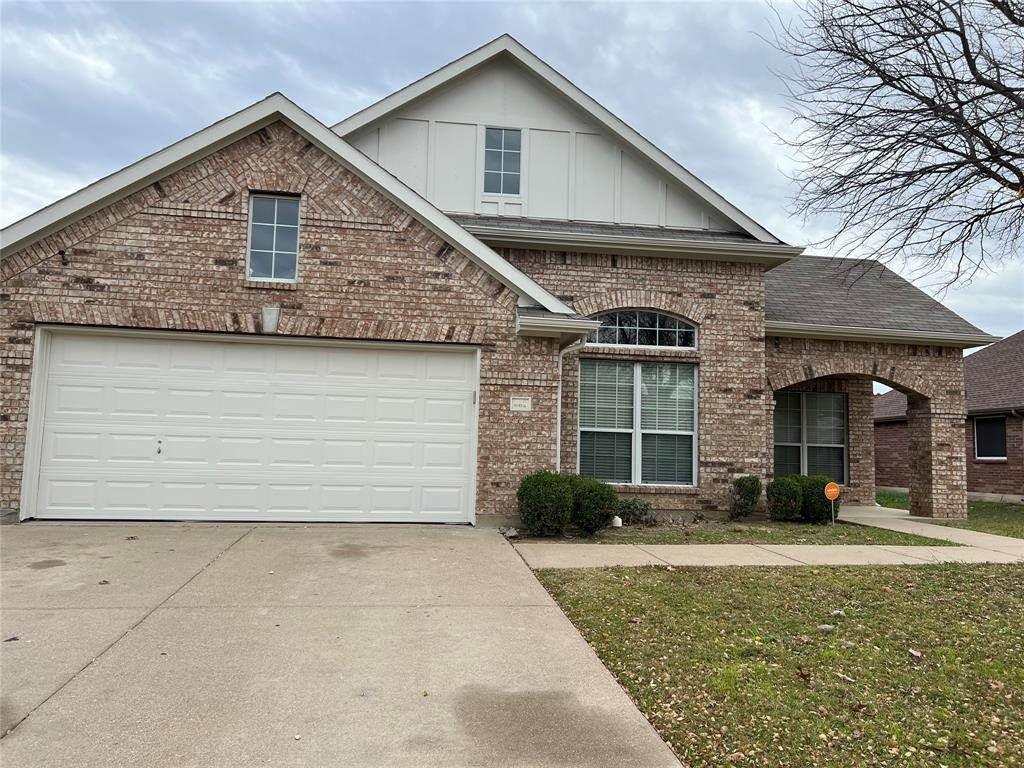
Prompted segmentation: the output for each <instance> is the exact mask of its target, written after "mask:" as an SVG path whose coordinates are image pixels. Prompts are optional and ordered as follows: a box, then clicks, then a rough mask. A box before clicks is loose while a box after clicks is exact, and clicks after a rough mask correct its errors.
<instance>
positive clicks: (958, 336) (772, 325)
mask: <svg viewBox="0 0 1024 768" xmlns="http://www.w3.org/2000/svg"><path fill="white" fill-rule="evenodd" d="M764 331H765V335H766V336H794V337H797V338H812V339H845V340H850V341H885V342H893V343H901V344H935V345H938V346H947V347H959V348H961V349H968V348H970V347H980V346H984V345H985V344H992V343H993V342H996V341H999V340H1000V339H999V337H998V336H990V335H989V334H987V333H981V332H979V333H941V332H940V333H936V332H932V331H914V330H910V329H906V330H902V329H899V330H893V329H890V328H868V327H863V326H852V325H819V324H816V323H787V322H780V321H775V320H766V321H765V324H764Z"/></svg>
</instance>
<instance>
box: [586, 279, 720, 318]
mask: <svg viewBox="0 0 1024 768" xmlns="http://www.w3.org/2000/svg"><path fill="white" fill-rule="evenodd" d="M573 305H574V308H575V309H576V311H577V312H579V313H580V314H581V315H586V316H588V317H589V316H591V315H596V314H599V313H601V312H610V311H611V310H614V309H654V310H662V311H664V312H671V313H672V314H673V315H679V316H680V317H682V318H684V319H686V320H690V321H692V322H694V323H697V324H698V325H699V324H700V323H702V322H703V321H704V318H705V317H706V316H707V310H706V308H705V307H703V306H702V305H701V304H700V303H699V302H696V301H693V300H692V299H687V298H684V297H683V296H680V295H678V294H673V293H662V292H660V291H650V290H646V289H642V288H628V289H621V290H617V291H606V292H604V293H595V294H591V295H590V296H585V297H583V298H582V299H578V300H577V301H575V302H573Z"/></svg>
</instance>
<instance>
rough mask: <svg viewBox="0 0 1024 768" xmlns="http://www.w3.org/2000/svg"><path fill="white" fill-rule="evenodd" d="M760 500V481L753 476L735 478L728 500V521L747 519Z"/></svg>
mask: <svg viewBox="0 0 1024 768" xmlns="http://www.w3.org/2000/svg"><path fill="white" fill-rule="evenodd" d="M760 500H761V479H760V478H759V477H754V476H753V475H745V476H743V477H737V478H736V479H735V480H733V481H732V496H731V497H730V499H729V519H730V520H738V519H739V518H741V517H749V516H750V515H752V514H754V510H756V509H757V503H758V502H759V501H760Z"/></svg>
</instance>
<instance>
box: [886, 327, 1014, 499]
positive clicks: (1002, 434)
mask: <svg viewBox="0 0 1024 768" xmlns="http://www.w3.org/2000/svg"><path fill="white" fill-rule="evenodd" d="M964 382H965V384H966V387H967V420H966V433H965V436H964V440H965V445H966V456H967V490H968V491H969V492H971V493H976V494H980V495H982V497H984V496H988V495H997V496H1002V497H1008V498H1012V499H1016V500H1019V501H1024V331H1018V332H1017V333H1015V334H1014V335H1013V336H1009V337H1007V338H1005V339H1003V340H1002V341H1000V342H997V343H995V344H992V345H991V346H988V347H985V348H984V349H981V350H979V351H977V352H975V353H974V354H971V355H968V356H967V357H965V358H964ZM908 440H909V435H908V428H907V396H906V395H905V394H903V393H902V392H900V391H898V390H895V389H894V390H891V391H889V392H886V393H885V394H884V395H877V396H876V397H875V482H876V483H877V484H878V485H880V486H884V487H889V488H906V487H908V486H909V485H910V469H909V466H908V464H909V462H908V455H909V447H908Z"/></svg>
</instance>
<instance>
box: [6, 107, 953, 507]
mask: <svg viewBox="0 0 1024 768" xmlns="http://www.w3.org/2000/svg"><path fill="white" fill-rule="evenodd" d="M253 191H258V192H271V193H273V192H278V193H297V194H301V195H302V201H303V202H302V209H301V218H300V224H301V247H300V279H299V282H298V283H297V284H282V283H253V282H249V281H247V280H246V279H245V252H246V247H247V234H248V224H247V222H248V201H249V194H250V192H253ZM504 255H505V256H506V258H508V259H509V261H511V262H512V263H513V264H515V265H516V266H517V267H519V268H520V269H521V270H522V271H523V272H525V273H526V274H528V275H530V276H531V277H533V278H534V279H535V280H537V281H538V282H539V283H540V284H541V285H543V286H545V287H546V288H547V289H548V290H550V291H551V292H553V293H555V294H556V295H558V296H559V297H560V298H562V299H563V300H564V301H566V302H567V303H570V304H571V305H573V306H574V308H575V309H576V310H577V311H578V312H579V313H581V314H584V315H593V314H596V313H600V312H603V311H608V310H614V309H621V308H631V307H640V308H650V309H656V310H662V311H665V312H669V313H671V314H675V315H680V316H682V317H685V318H688V319H689V320H691V321H693V322H694V323H695V324H697V326H698V342H697V349H695V350H639V349H637V350H616V351H612V350H602V351H597V350H583V351H577V352H571V353H569V354H567V355H566V356H565V360H564V365H563V366H562V368H563V371H562V373H561V383H562V428H561V456H560V462H561V467H562V469H563V471H573V470H574V469H575V467H576V457H577V429H578V425H577V406H578V402H577V380H578V370H579V358H580V356H581V355H584V356H588V355H595V354H600V355H601V356H602V357H613V358H621V359H630V360H659V361H664V360H674V361H680V362H688V363H694V364H695V365H696V366H697V372H698V429H697V431H698V435H697V439H698V456H699V463H698V473H697V484H696V485H695V486H694V487H685V488H683V487H678V488H676V487H673V488H665V487H636V486H623V487H622V488H621V490H622V491H623V492H624V493H626V494H640V495H643V496H644V497H645V498H648V499H650V500H651V501H652V503H653V505H654V507H655V508H656V509H659V510H667V511H672V512H682V513H687V514H694V513H701V514H707V515H709V516H720V515H723V514H724V513H725V510H726V508H727V504H728V497H729V491H730V486H731V481H732V479H733V478H735V477H738V476H740V475H745V474H755V475H758V476H760V477H768V476H769V475H770V472H771V462H772V435H771V426H770V425H771V422H772V403H773V400H772V389H771V388H782V387H790V386H803V385H808V386H832V387H842V388H844V389H843V390H842V391H846V392H847V393H848V395H849V404H850V407H849V413H850V486H849V489H848V494H849V496H848V498H849V499H852V500H858V501H867V500H868V498H869V496H870V494H871V493H872V492H873V485H874V477H873V475H874V472H873V462H872V461H871V460H870V457H871V455H872V453H871V451H872V449H871V440H872V435H873V432H872V430H871V429H869V428H868V426H869V425H870V416H869V412H870V408H871V403H870V385H869V384H868V379H869V378H877V379H879V380H882V381H885V382H886V383H891V384H894V385H895V386H899V387H901V388H903V389H905V390H906V391H908V392H911V393H914V395H913V398H915V402H917V401H919V403H918V405H920V406H921V408H922V409H923V410H920V412H919V415H918V416H917V417H916V424H917V431H916V433H915V434H916V435H917V438H916V439H917V443H918V444H919V447H918V449H917V453H916V454H915V455H916V456H917V459H918V460H917V466H918V479H917V481H916V482H917V483H918V485H921V486H922V487H924V486H923V485H922V484H927V486H928V487H927V493H926V494H924V495H923V496H922V497H921V498H923V499H924V501H921V502H919V509H918V511H923V512H925V513H928V514H931V513H935V514H944V515H955V514H962V509H963V502H962V499H963V471H962V463H963V445H964V444H963V439H962V424H963V379H962V366H961V357H960V352H959V350H950V349H942V348H936V347H918V346H908V345H886V344H879V345H871V344H854V343H848V342H834V341H823V340H817V341H808V340H802V339H789V338H778V337H772V338H769V339H767V340H766V339H765V335H764V291H765V279H764V267H763V266H760V265H755V264H748V263H732V262H724V261H715V260H696V259H675V258H657V257H640V256H623V255H603V254H592V253H564V252H553V251H533V250H520V249H510V250H507V251H505V252H504ZM0 280H2V284H3V287H2V293H0V302H2V303H0V329H2V332H0V369H2V370H3V374H4V386H3V391H2V395H0V430H2V440H0V460H2V468H0V483H2V485H0V507H10V508H17V505H18V500H19V496H20V481H21V472H22V461H23V456H24V448H25V436H26V425H27V417H28V403H29V394H30V393H29V388H30V374H31V366H32V355H33V340H34V336H35V329H36V326H37V325H38V324H73V325H90V326H106V327H119V328H138V329H171V330H179V331H194V332H219V333H237V334H259V333H261V330H262V329H261V328H260V316H261V308H262V307H264V306H266V305H279V306H280V307H281V320H280V324H279V327H278V331H277V335H278V336H279V337H315V338H327V339H364V340H383V341H403V342H435V343H442V344H467V345H473V346H474V347H476V348H478V349H480V350H481V372H480V390H481V395H480V420H479V436H478V457H477V459H478V462H477V513H478V515H479V516H480V518H481V519H484V520H486V519H487V518H488V517H490V518H491V519H492V520H494V519H499V518H504V517H507V516H511V515H513V514H514V511H515V491H516V487H517V485H518V482H519V480H520V478H521V477H522V476H523V475H524V474H526V473H528V472H530V471H533V470H536V469H542V468H553V467H554V466H555V464H556V456H555V452H556V444H557V440H556V423H557V405H558V403H557V397H558V391H559V382H560V370H559V359H560V355H559V352H560V350H559V346H558V342H557V341H556V340H555V339H547V338H526V337H521V336H518V335H517V334H516V296H515V295H514V294H513V293H512V292H510V291H509V290H508V289H507V288H506V287H505V286H504V285H502V284H500V283H498V282H497V281H495V280H494V279H493V278H492V277H490V276H489V275H488V274H487V273H486V272H485V271H484V270H482V269H481V268H479V267H478V266H477V265H476V263H475V262H474V261H472V260H471V259H470V258H469V257H468V256H466V255H464V254H462V253H460V252H459V251H457V250H455V249H453V248H452V247H451V246H450V245H449V244H448V243H446V242H444V241H443V240H442V239H440V238H439V237H438V236H437V235H435V234H434V233H433V232H432V231H431V230H429V229H427V228H426V227H425V226H422V225H421V224H420V223H419V222H418V221H417V220H415V219H414V218H413V217H412V216H410V215H409V214H408V213H407V212H405V211H404V210H402V209H401V208H399V207H397V206H396V205H394V204H393V203H392V202H391V201H390V200H389V199H388V198H387V197H385V196H384V195H383V194H381V193H379V192H378V191H376V190H375V189H374V188H372V187H371V186H369V185H367V184H365V183H364V182H362V181H361V180H360V179H359V178H358V177H357V176H356V175H354V174H353V173H351V172H349V171H348V170H346V169H345V168H343V167H341V166H340V165H339V164H338V163H337V162H336V161H335V160H333V159H332V158H331V157H329V156H327V155H325V154H324V153H322V152H321V151H320V150H319V149H317V148H316V147H315V146H314V145H313V144H311V143H310V142H308V141H306V139H305V138H303V137H302V136H300V135H299V134H298V133H296V132H294V131H293V130H292V129H291V128H289V127H287V126H286V125H284V124H283V123H274V124H272V125H269V126H267V127H266V128H262V129H260V130H259V131H256V132H255V133H253V134H251V135H249V136H247V137H245V138H242V139H240V140H238V141H237V142H235V143H234V144H231V145H229V146H227V147H224V148H222V149H219V150H218V151H216V152H214V153H212V154H210V155H209V156H207V157H205V158H203V159H201V160H199V161H197V162H195V163H193V164H192V165H189V166H187V167H185V168H182V169H180V170H177V171H175V172H174V173H172V174H170V175H168V176H167V177H165V178H163V179H161V180H160V181H159V182H156V183H153V184H150V185H148V186H146V187H144V188H142V189H140V190H138V191H136V192H134V193H133V194H131V195H129V196H128V197H126V198H124V199H123V200H121V201H119V202H116V203H114V204H112V205H110V206H108V207H106V208H104V209H102V210H100V211H97V212H95V213H92V214H91V215H89V216H87V217H85V218H83V219H81V220H79V221H78V222H76V223H74V224H72V225H69V226H67V227H66V228H64V229H62V230H59V231H57V232H55V233H52V234H50V235H48V236H47V237H45V238H43V239H42V240H40V241H38V242H36V243H34V244H32V245H30V246H28V247H26V248H24V249H22V250H21V251H19V252H18V253H15V254H13V255H11V256H10V257H7V258H5V259H4V260H3V262H2V263H0ZM821 377H826V378H827V379H828V380H829V381H830V382H831V383H827V384H818V383H814V384H806V383H807V382H809V381H810V380H812V379H821ZM513 394H515V395H529V396H531V397H532V401H533V410H532V411H529V412H515V413H513V412H511V411H510V408H509V398H510V396H511V395H513ZM954 424H958V425H959V429H960V430H961V431H960V432H959V433H958V435H959V438H960V439H958V440H957V441H955V443H956V448H955V449H954V448H950V445H951V444H952V443H951V441H950V440H949V439H948V438H949V435H950V434H951V432H950V430H951V429H952V428H953V427H952V426H951V425H954ZM922 441H925V442H922ZM958 460H959V462H960V466H961V468H960V469H959V470H958V469H957V466H956V463H957V461H958ZM930 471H934V472H936V473H937V475H936V478H935V481H934V482H932V480H931V477H930V476H929V477H928V478H927V481H926V479H925V473H927V472H930ZM936 499H938V501H935V500H936Z"/></svg>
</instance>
